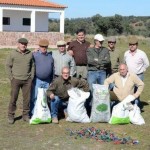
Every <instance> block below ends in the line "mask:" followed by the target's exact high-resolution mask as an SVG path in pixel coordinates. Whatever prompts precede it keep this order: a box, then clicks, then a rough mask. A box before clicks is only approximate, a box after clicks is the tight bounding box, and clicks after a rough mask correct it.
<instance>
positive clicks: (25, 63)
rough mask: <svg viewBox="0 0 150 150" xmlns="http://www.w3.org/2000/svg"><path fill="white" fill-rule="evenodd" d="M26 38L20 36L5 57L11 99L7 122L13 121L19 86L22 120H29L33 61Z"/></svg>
mask: <svg viewBox="0 0 150 150" xmlns="http://www.w3.org/2000/svg"><path fill="white" fill-rule="evenodd" d="M27 44H28V40H27V39H25V38H20V39H19V40H18V47H17V49H16V50H13V51H12V52H11V53H10V55H9V56H8V57H7V59H6V74H7V76H8V78H9V79H10V81H11V99H10V102H9V108H8V123H9V124H13V123H14V122H15V120H14V116H15V110H16V102H17V99H18V95H19V90H20V88H21V90H22V95H23V112H22V118H23V120H24V121H29V110H30V109H29V102H30V90H31V84H32V79H33V77H34V70H35V69H34V62H33V58H32V53H31V52H30V51H29V50H28V49H27Z"/></svg>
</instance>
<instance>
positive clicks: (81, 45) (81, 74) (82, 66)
mask: <svg viewBox="0 0 150 150" xmlns="http://www.w3.org/2000/svg"><path fill="white" fill-rule="evenodd" d="M76 35H77V39H76V40H75V41H72V42H70V44H69V46H68V52H69V54H70V55H71V56H73V57H74V59H75V63H76V68H77V73H76V77H77V78H85V79H86V78H87V55H86V51H87V49H88V47H89V46H90V43H89V42H87V41H86V40H85V35H86V31H85V30H84V29H78V30H77V32H76Z"/></svg>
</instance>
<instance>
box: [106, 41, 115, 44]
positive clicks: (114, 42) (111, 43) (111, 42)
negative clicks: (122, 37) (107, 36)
mask: <svg viewBox="0 0 150 150" xmlns="http://www.w3.org/2000/svg"><path fill="white" fill-rule="evenodd" d="M108 43H110V44H115V43H116V42H112V41H109V42H108Z"/></svg>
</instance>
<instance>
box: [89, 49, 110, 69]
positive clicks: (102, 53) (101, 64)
mask: <svg viewBox="0 0 150 150" xmlns="http://www.w3.org/2000/svg"><path fill="white" fill-rule="evenodd" d="M87 59H88V71H98V70H106V69H107V67H108V64H109V63H110V54H109V50H108V49H107V48H105V47H101V48H100V49H96V48H88V49H87Z"/></svg>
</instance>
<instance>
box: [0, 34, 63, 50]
mask: <svg viewBox="0 0 150 150" xmlns="http://www.w3.org/2000/svg"><path fill="white" fill-rule="evenodd" d="M21 37H24V38H27V39H28V41H29V44H28V47H30V48H34V47H38V41H39V40H40V39H42V38H46V39H47V40H49V43H50V45H51V46H52V47H55V45H56V42H57V41H59V40H64V34H63V33H59V32H34V33H32V32H0V48H11V47H16V45H17V40H18V39H19V38H21Z"/></svg>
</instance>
